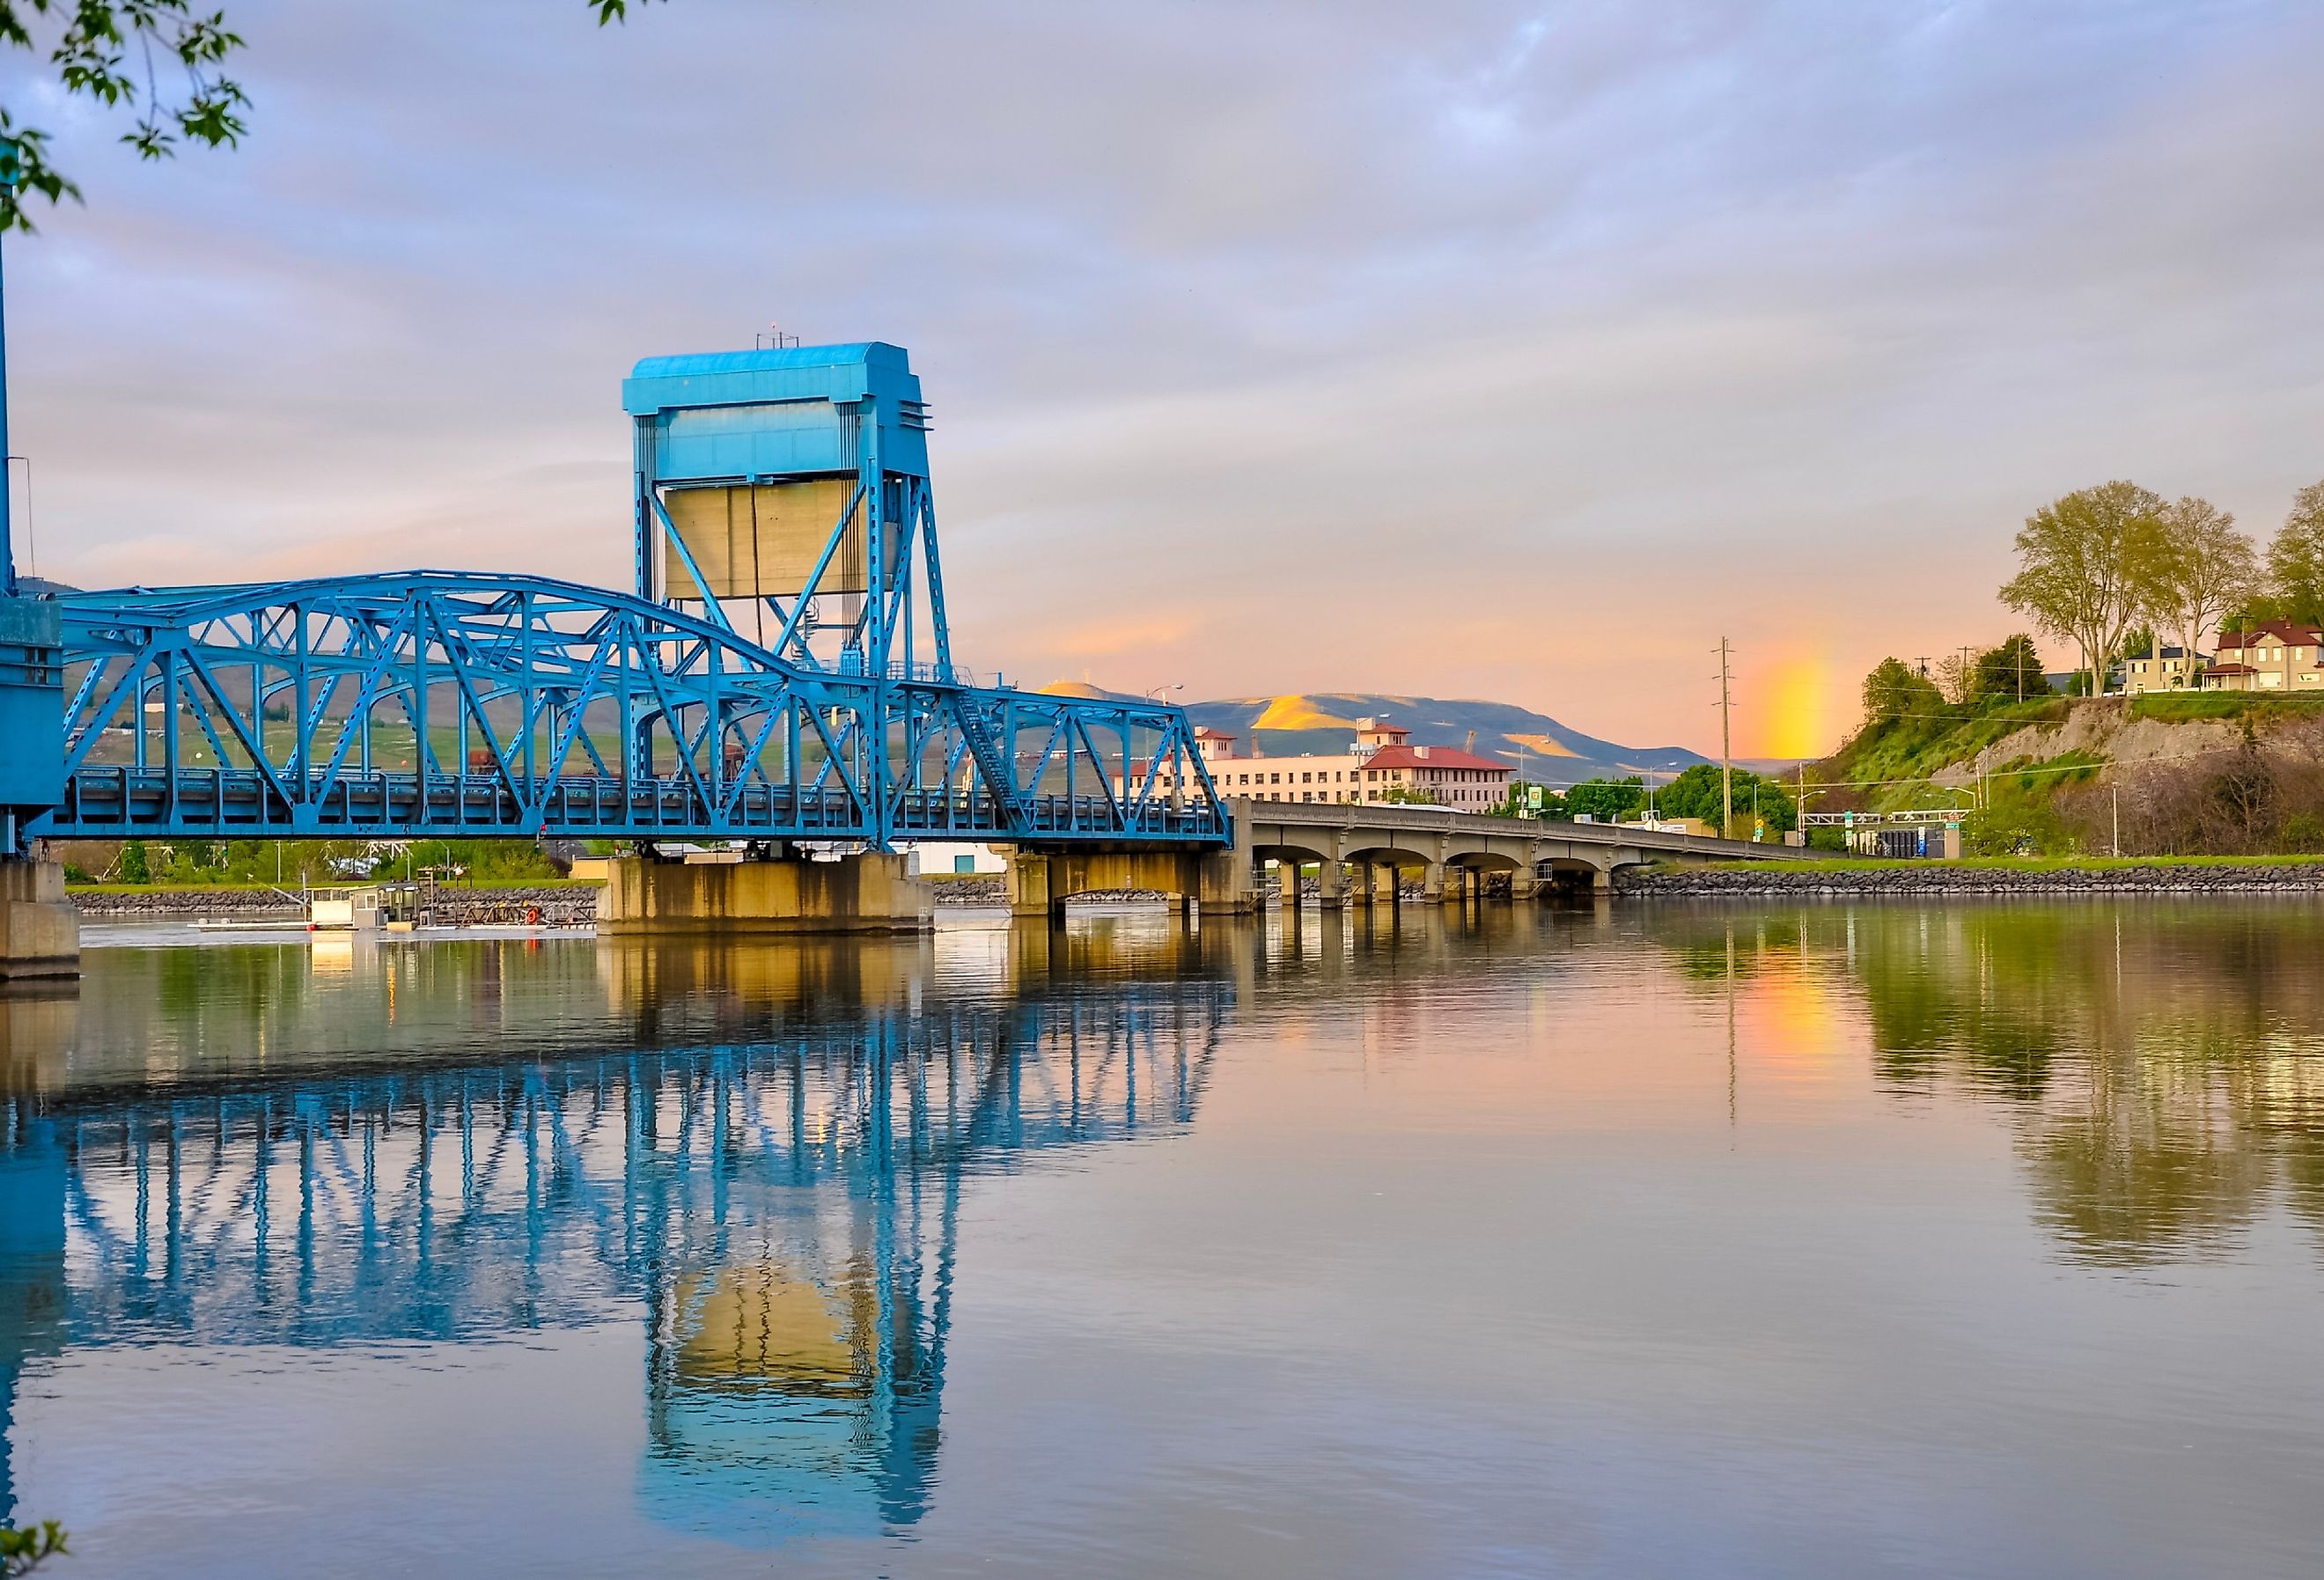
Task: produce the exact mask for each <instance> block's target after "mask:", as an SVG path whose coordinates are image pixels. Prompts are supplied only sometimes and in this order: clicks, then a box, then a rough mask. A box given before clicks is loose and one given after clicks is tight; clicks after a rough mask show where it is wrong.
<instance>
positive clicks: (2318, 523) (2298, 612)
mask: <svg viewBox="0 0 2324 1580" xmlns="http://www.w3.org/2000/svg"><path fill="white" fill-rule="evenodd" d="M2267 579H2268V582H2269V584H2270V586H2269V591H2271V592H2272V593H2273V594H2274V596H2275V601H2276V604H2277V605H2278V608H2277V610H2276V612H2275V617H2276V618H2278V619H2283V620H2306V621H2311V622H2324V483H2311V484H2310V485H2308V486H2307V487H2305V488H2303V489H2301V491H2300V492H2299V493H2298V494H2295V495H2294V496H2293V497H2292V513H2291V514H2289V515H2287V516H2285V517H2284V518H2283V525H2282V526H2281V527H2278V528H2277V529H2276V531H2275V538H2274V541H2272V542H2270V543H2269V544H2268V546H2267Z"/></svg>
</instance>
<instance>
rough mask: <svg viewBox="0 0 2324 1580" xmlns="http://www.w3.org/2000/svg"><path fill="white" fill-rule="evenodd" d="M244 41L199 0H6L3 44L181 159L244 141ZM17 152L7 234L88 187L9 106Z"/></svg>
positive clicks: (138, 146) (2, 145)
mask: <svg viewBox="0 0 2324 1580" xmlns="http://www.w3.org/2000/svg"><path fill="white" fill-rule="evenodd" d="M582 3H583V4H584V5H586V6H588V7H589V8H590V9H591V10H593V11H595V13H596V14H597V25H598V26H600V27H603V26H604V25H605V24H606V23H610V22H619V21H622V20H623V19H624V18H626V17H627V16H628V14H629V8H630V0H582ZM638 3H639V4H641V5H643V4H646V3H647V0H638ZM242 47H243V40H242V35H241V34H239V33H237V32H233V31H232V30H230V29H229V28H227V26H226V13H225V12H223V11H216V12H211V13H209V14H207V15H205V14H203V13H202V12H201V11H200V10H199V9H198V8H197V7H196V5H195V4H194V0H0V50H9V49H14V50H23V51H25V52H27V53H28V54H32V55H35V56H38V55H43V54H45V55H46V56H47V63H48V65H49V66H50V67H51V68H52V69H53V70H54V72H55V80H56V86H57V88H60V89H61V90H62V91H63V94H64V96H65V97H78V98H86V99H89V100H92V101H94V102H95V103H97V104H99V105H102V106H105V107H106V109H108V110H121V111H123V112H124V113H126V114H127V115H128V116H129V129H128V130H127V131H125V132H124V133H122V134H121V141H122V142H124V143H127V144H129V145H130V146H131V147H132V148H134V149H135V150H136V151H137V154H138V157H139V158H141V159H173V158H175V157H176V156H177V152H178V149H179V147H180V145H181V144H183V145H189V146H198V147H204V148H218V147H226V148H231V147H234V146H235V145H237V144H239V143H241V141H242V139H243V136H244V133H245V132H247V131H248V127H247V126H245V125H244V123H243V119H242V113H243V111H244V110H245V109H247V108H249V106H250V97H249V96H248V95H247V94H245V93H244V92H243V90H242V86H241V84H239V83H237V82H235V80H234V79H232V78H230V77H226V76H224V75H222V74H221V68H222V67H223V66H224V65H225V64H226V60H227V58H228V57H229V56H231V55H233V54H234V53H235V51H237V50H240V49H241V48H242ZM157 67H158V69H157ZM165 72H166V73H167V74H168V75H167V77H166V78H165V76H164V75H163V73H165ZM180 76H181V77H182V78H183V79H184V81H183V83H182V84H180V83H179V82H178V81H177V80H176V79H177V78H178V77H180ZM9 152H14V161H13V163H14V180H13V182H11V181H5V180H0V235H5V234H6V233H7V232H8V231H11V230H23V231H30V230H31V229H32V221H31V219H30V218H28V217H26V215H25V213H24V209H23V199H24V198H25V197H27V196H31V197H39V198H44V199H47V200H48V201H49V203H50V205H51V207H54V206H55V205H56V204H59V203H61V202H63V201H64V200H65V199H67V198H70V199H73V200H74V201H76V202H78V201H79V200H80V188H79V187H78V186H77V185H76V184H74V182H73V180H72V178H71V177H69V176H68V175H66V174H65V173H64V171H62V170H60V168H58V166H57V165H56V164H55V163H54V162H52V161H51V158H50V156H49V134H47V133H46V132H44V131H42V129H41V128H40V127H38V126H26V125H19V124H18V123H17V122H16V121H15V120H14V118H13V117H12V116H11V115H9V113H8V110H7V107H6V106H0V167H5V166H6V165H7V164H9V163H10V162H11V161H10V160H9V159H8V158H7V155H8V153H9ZM0 173H5V171H0Z"/></svg>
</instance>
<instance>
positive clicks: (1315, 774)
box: [1154, 718, 1511, 812]
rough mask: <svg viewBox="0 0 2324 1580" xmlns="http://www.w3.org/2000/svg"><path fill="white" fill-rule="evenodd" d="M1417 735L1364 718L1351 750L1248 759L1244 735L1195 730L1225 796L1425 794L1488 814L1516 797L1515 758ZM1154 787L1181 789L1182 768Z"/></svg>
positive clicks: (1164, 774)
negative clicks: (1495, 758)
mask: <svg viewBox="0 0 2324 1580" xmlns="http://www.w3.org/2000/svg"><path fill="white" fill-rule="evenodd" d="M1411 734H1412V732H1411V731H1409V730H1406V729H1405V728H1403V727H1402V726H1400V725H1392V724H1389V723H1388V722H1386V721H1385V720H1381V719H1371V718H1361V719H1358V720H1357V721H1356V738H1355V742H1354V744H1353V745H1352V746H1351V749H1350V750H1349V751H1347V752H1346V753H1339V754H1335V755H1332V756H1317V755H1314V754H1313V753H1305V754H1302V755H1300V756H1297V757H1262V756H1259V755H1258V754H1257V753H1253V754H1252V755H1250V756H1248V757H1246V756H1243V755H1242V754H1241V753H1239V752H1238V751H1237V750H1236V741H1237V737H1235V736H1233V735H1229V734H1227V733H1226V732H1225V731H1223V730H1214V729H1211V728H1209V727H1208V726H1203V727H1202V728H1199V729H1197V730H1195V732H1194V750H1195V752H1196V753H1199V754H1200V756H1201V757H1202V760H1203V766H1204V767H1205V768H1207V769H1209V770H1210V772H1211V780H1212V782H1213V783H1214V784H1216V785H1217V786H1218V787H1219V793H1220V794H1221V795H1225V796H1245V797H1249V798H1250V799H1252V800H1257V801H1302V802H1308V803H1324V804H1341V805H1356V804H1359V803H1362V802H1366V801H1388V800H1406V799H1430V800H1434V802H1436V803H1437V804H1438V805H1440V806H1446V807H1452V808H1458V809H1459V810H1461V811H1464V812H1482V811H1485V810H1487V809H1488V808H1492V807H1496V806H1499V804H1500V803H1501V802H1502V801H1503V800H1505V799H1508V787H1509V779H1510V776H1511V770H1510V769H1509V767H1508V764H1506V763H1501V762H1492V761H1490V760H1489V759H1488V758H1483V757H1479V756H1476V755H1474V754H1472V753H1468V752H1464V751H1462V750H1460V749H1459V748H1458V747H1453V746H1415V745H1410V744H1407V742H1408V739H1409V737H1410V735H1411ZM1154 789H1155V793H1157V794H1159V795H1168V794H1170V793H1172V792H1173V791H1174V790H1176V789H1177V776H1176V771H1175V769H1173V768H1172V767H1170V766H1169V765H1167V764H1166V765H1165V766H1163V767H1162V768H1161V769H1159V770H1158V771H1157V774H1156V780H1155V787H1154ZM1391 792H1400V793H1391Z"/></svg>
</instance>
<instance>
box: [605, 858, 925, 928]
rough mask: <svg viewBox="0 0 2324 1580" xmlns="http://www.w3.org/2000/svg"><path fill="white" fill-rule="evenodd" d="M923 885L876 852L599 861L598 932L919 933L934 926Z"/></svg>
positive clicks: (901, 864)
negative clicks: (823, 857)
mask: <svg viewBox="0 0 2324 1580" xmlns="http://www.w3.org/2000/svg"><path fill="white" fill-rule="evenodd" d="M933 910H934V903H933V901H932V899H931V896H930V894H929V892H928V886H927V884H926V883H923V882H920V881H919V880H918V879H917V878H914V877H912V876H911V875H910V873H909V869H908V865H907V858H905V857H903V856H900V855H885V854H881V853H879V852H867V853H865V854H863V855H851V856H846V857H843V858H842V859H840V860H838V861H835V862H815V861H765V862H750V861H745V862H657V861H648V860H646V859H645V858H643V857H641V856H623V857H620V858H617V859H615V860H613V861H610V862H608V863H606V864H605V886H604V889H602V890H601V891H599V892H598V895H597V927H598V930H600V931H601V932H605V933H611V934H621V935H631V936H637V935H642V934H654V933H708V932H716V933H732V934H737V935H749V934H767V933H853V932H923V931H926V930H927V929H928V928H929V927H930V926H932V925H933Z"/></svg>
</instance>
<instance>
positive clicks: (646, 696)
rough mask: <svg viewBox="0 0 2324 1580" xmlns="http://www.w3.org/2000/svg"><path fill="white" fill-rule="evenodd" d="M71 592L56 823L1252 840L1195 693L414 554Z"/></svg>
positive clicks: (45, 830) (195, 834) (46, 826)
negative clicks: (879, 651)
mask: <svg viewBox="0 0 2324 1580" xmlns="http://www.w3.org/2000/svg"><path fill="white" fill-rule="evenodd" d="M60 605H61V606H62V609H63V614H64V661H65V675H64V679H65V687H66V691H67V697H68V702H67V707H66V709H65V727H64V746H65V759H66V762H65V766H66V774H67V780H66V792H65V800H64V803H63V805H62V806H60V807H59V808H57V809H56V810H54V811H53V812H51V813H50V814H48V815H47V816H46V817H44V818H40V819H38V820H36V821H35V823H34V824H33V826H32V828H31V830H30V832H31V833H32V834H33V835H36V836H46V837H51V838H88V837H121V836H126V835H140V836H160V837H190V838H207V839H278V838H284V837H344V838H410V837H427V838H444V837H460V836H539V835H544V834H549V835H566V836H576V837H581V836H589V837H613V838H621V837H635V838H656V837H660V838H711V839H747V840H768V841H775V840H786V839H807V840H840V841H861V842H862V843H864V844H866V845H871V846H873V847H876V848H883V849H884V848H888V847H889V846H890V845H893V844H895V843H897V842H899V841H910V840H917V839H957V838H975V839H980V840H998V841H1010V840H1039V841H1043V842H1051V841H1055V842H1060V843H1065V844H1073V843H1090V842H1118V841H1133V842H1139V843H1153V842H1163V843H1170V844H1179V845H1215V844H1219V843H1222V842H1224V841H1225V840H1226V838H1227V837H1228V825H1227V818H1226V815H1225V812H1224V809H1223V808H1222V806H1221V804H1220V802H1219V799H1218V798H1217V795H1216V792H1215V790H1214V789H1213V786H1212V783H1211V781H1210V778H1209V776H1208V773H1207V772H1206V771H1205V770H1204V768H1203V763H1202V761H1201V758H1200V756H1199V754H1198V753H1196V751H1195V750H1194V738H1193V732H1192V730H1191V729H1190V728H1189V726H1188V724H1187V721H1186V716H1185V713H1184V712H1183V711H1182V710H1180V709H1177V708H1175V707H1165V706H1160V705H1156V704H1152V703H1127V704H1125V703H1120V702H1115V701H1111V700H1103V699H1086V698H1066V697H1049V696H1044V695H1039V694H1036V693H1028V692H1020V691H1014V690H1009V689H1004V688H990V687H977V686H973V685H968V684H963V683H960V682H959V681H957V680H956V679H954V671H952V670H950V668H949V666H948V665H940V666H938V667H936V668H935V669H926V668H921V669H914V668H913V667H911V666H908V665H907V666H901V667H899V670H897V671H896V672H893V673H890V672H886V671H883V670H872V671H871V672H868V673H867V672H863V671H862V670H859V671H858V672H856V673H853V674H848V673H843V672H834V671H832V670H824V669H819V668H815V667H810V666H809V665H808V664H807V663H803V662H800V661H796V660H787V659H784V658H781V657H778V656H777V653H776V652H775V651H770V650H769V649H768V648H765V647H761V646H760V645H758V644H757V643H755V642H752V641H751V640H749V639H748V638H746V637H744V636H742V635H741V634H739V633H736V632H735V631H734V630H733V628H732V627H731V626H730V625H728V624H725V623H724V622H723V621H717V620H713V619H709V618H705V617H702V616H697V615H694V614H687V613H685V612H682V611H680V610H678V609H674V608H672V607H670V606H669V605H665V604H660V603H656V602H652V601H650V600H647V599H642V598H638V597H633V596H627V595H624V594H620V593H613V592H609V591H606V590H604V589H602V588H597V587H581V586H577V585H575V584H572V583H567V582H560V581H555V580H550V579H547V578H544V577H526V576H498V575H490V574H484V573H461V572H447V571H410V572H400V573H396V574H392V575H383V576H369V577H331V578H326V579H318V580H310V581H296V582H277V583H267V584H251V585H242V586H224V587H177V588H162V589H148V588H142V587H140V588H131V589H126V590H123V591H116V592H103V593H85V594H74V595H70V596H67V597H65V598H63V599H61V600H60ZM1166 771H1167V772H1166ZM1169 786H1186V787H1192V788H1190V789H1189V790H1174V789H1168V788H1165V787H1169Z"/></svg>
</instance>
